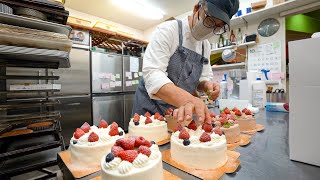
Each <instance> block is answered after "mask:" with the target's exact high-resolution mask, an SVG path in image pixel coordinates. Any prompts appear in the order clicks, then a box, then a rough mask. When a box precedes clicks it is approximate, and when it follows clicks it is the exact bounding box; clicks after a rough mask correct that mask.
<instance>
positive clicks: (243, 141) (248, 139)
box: [227, 134, 251, 151]
mask: <svg viewBox="0 0 320 180" xmlns="http://www.w3.org/2000/svg"><path fill="white" fill-rule="evenodd" d="M250 142H251V136H249V135H247V134H240V141H239V142H236V143H233V144H227V148H228V150H230V151H232V150H234V149H236V148H237V147H239V146H246V145H248V144H249V143H250Z"/></svg>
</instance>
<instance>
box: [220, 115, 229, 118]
mask: <svg viewBox="0 0 320 180" xmlns="http://www.w3.org/2000/svg"><path fill="white" fill-rule="evenodd" d="M227 117H228V115H226V114H220V115H219V118H227Z"/></svg>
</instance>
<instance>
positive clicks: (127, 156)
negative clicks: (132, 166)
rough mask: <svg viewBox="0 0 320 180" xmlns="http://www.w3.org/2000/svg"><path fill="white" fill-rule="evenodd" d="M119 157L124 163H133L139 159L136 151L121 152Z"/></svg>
mask: <svg viewBox="0 0 320 180" xmlns="http://www.w3.org/2000/svg"><path fill="white" fill-rule="evenodd" d="M118 156H119V157H120V158H121V160H122V161H129V162H131V163H132V162H133V161H134V160H135V159H136V158H137V156H138V153H137V151H135V150H126V151H121V152H119V154H118Z"/></svg>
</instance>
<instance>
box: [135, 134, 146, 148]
mask: <svg viewBox="0 0 320 180" xmlns="http://www.w3.org/2000/svg"><path fill="white" fill-rule="evenodd" d="M145 141H146V140H145V139H144V137H142V136H140V137H137V138H136V139H135V143H134V146H135V147H139V146H142V145H144V144H145V143H146V142H145Z"/></svg>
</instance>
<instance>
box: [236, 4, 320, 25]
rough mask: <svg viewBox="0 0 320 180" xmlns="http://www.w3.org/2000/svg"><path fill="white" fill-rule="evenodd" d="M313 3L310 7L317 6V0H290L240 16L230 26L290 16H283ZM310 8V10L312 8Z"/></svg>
mask: <svg viewBox="0 0 320 180" xmlns="http://www.w3.org/2000/svg"><path fill="white" fill-rule="evenodd" d="M312 3H314V4H313V5H312V6H319V5H320V4H319V0H291V1H286V2H284V3H281V4H277V5H275V6H272V7H269V8H264V9H261V10H258V11H255V12H251V13H249V14H245V15H242V16H240V17H236V18H233V19H231V22H230V26H231V27H235V26H240V25H246V24H247V23H249V24H250V23H254V22H256V21H262V20H263V19H264V18H267V17H270V16H273V15H280V16H287V15H291V14H290V13H288V14H285V12H288V11H290V10H294V9H300V8H301V7H303V6H307V5H310V4H312ZM312 6H310V8H312Z"/></svg>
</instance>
